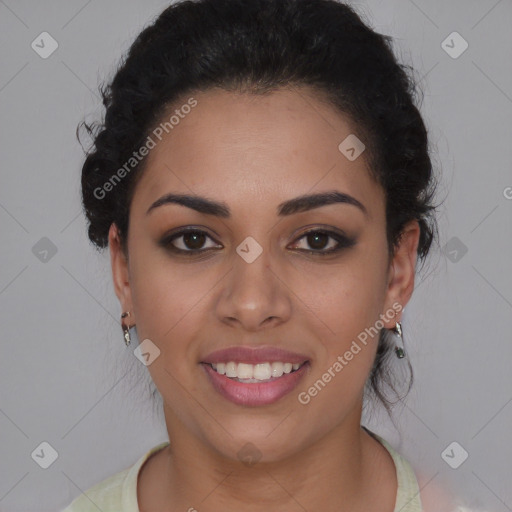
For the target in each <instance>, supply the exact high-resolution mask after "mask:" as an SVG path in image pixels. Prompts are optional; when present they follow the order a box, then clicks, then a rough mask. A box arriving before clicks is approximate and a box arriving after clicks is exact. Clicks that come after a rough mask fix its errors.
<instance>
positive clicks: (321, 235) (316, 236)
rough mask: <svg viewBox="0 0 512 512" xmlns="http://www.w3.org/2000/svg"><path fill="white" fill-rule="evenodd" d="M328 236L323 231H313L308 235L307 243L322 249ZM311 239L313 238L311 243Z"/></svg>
mask: <svg viewBox="0 0 512 512" xmlns="http://www.w3.org/2000/svg"><path fill="white" fill-rule="evenodd" d="M328 238H329V237H328V236H327V235H326V234H325V233H313V234H310V235H308V243H309V245H310V246H311V247H313V248H314V249H323V248H324V247H325V245H326V242H327V240H328ZM318 239H320V243H317V242H318ZM322 239H323V240H322ZM311 240H313V243H311ZM322 241H323V242H324V243H322Z"/></svg>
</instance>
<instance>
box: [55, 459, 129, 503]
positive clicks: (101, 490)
mask: <svg viewBox="0 0 512 512" xmlns="http://www.w3.org/2000/svg"><path fill="white" fill-rule="evenodd" d="M129 472H130V469H125V470H124V471H120V472H119V473H116V474H115V475H112V476H110V477H108V478H106V479H105V480H103V481H101V482H99V483H98V484H96V485H94V486H93V487H91V488H90V489H88V490H87V491H86V492H84V493H82V494H80V496H78V497H77V498H75V499H74V500H73V502H72V503H71V504H70V505H68V507H67V508H65V509H64V510H63V511H62V512H93V511H94V512H97V511H98V510H102V511H105V512H108V511H115V510H122V508H121V504H122V493H123V486H124V483H125V481H126V479H127V476H128V474H129Z"/></svg>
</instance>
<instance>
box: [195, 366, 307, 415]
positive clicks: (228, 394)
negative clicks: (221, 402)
mask: <svg viewBox="0 0 512 512" xmlns="http://www.w3.org/2000/svg"><path fill="white" fill-rule="evenodd" d="M308 365H309V363H307V362H306V363H304V364H303V365H302V366H301V367H300V368H299V369H298V370H295V371H294V372H291V373H285V374H283V376H282V377H277V378H275V379H272V380H271V381H269V382H262V383H256V382H255V383H253V384H246V383H243V382H238V381H236V380H233V379H230V378H229V377H226V376H225V375H221V374H220V373H217V372H216V371H215V370H214V369H213V368H212V367H211V366H210V365H209V364H205V363H203V364H202V366H203V368H204V369H205V371H206V373H207V375H208V377H209V379H210V382H211V383H212V385H213V387H214V388H215V390H216V391H218V392H219V393H220V394H221V395H222V396H223V397H224V398H226V399H227V400H229V401H231V402H233V403H235V404H237V405H245V406H247V407H256V406H260V405H269V404H273V403H275V402H277V401H278V400H280V399H281V398H283V397H284V396H285V395H287V394H288V393H290V392H291V391H293V389H294V388H295V387H297V385H298V384H299V381H300V380H301V378H302V377H303V376H304V374H305V373H306V370H307V366H308Z"/></svg>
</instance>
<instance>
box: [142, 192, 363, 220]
mask: <svg viewBox="0 0 512 512" xmlns="http://www.w3.org/2000/svg"><path fill="white" fill-rule="evenodd" d="M335 203H342V204H348V205H352V206H355V207H357V208H359V209H360V210H361V211H362V212H363V213H364V214H365V215H366V216H368V210H367V209H366V208H365V206H364V205H363V204H362V203H361V202H360V201H358V200H357V199H356V198H355V197H352V196H351V195H349V194H345V193H343V192H339V191H337V190H332V191H328V192H321V193H318V194H309V195H302V196H299V197H296V198H294V199H289V200H287V201H284V202H283V203H280V204H279V205H278V207H277V214H278V215H279V216H280V217H284V216H288V215H293V214H295V213H300V212H305V211H307V210H312V209H314V208H320V207H322V206H327V205H329V204H335ZM166 204H179V205H181V206H186V207H187V208H191V209H193V210H196V211H197V212H199V213H204V214H206V215H215V216H216V217H221V218H230V217H231V210H230V209H229V207H228V206H227V205H226V204H225V203H223V202H217V201H214V200H212V199H208V198H206V197H202V196H197V195H192V194H173V193H171V194H166V195H164V196H162V197H160V198H159V199H157V200H156V201H155V202H154V203H153V204H152V205H151V206H150V207H149V208H148V210H147V212H146V215H147V214H149V213H150V212H151V211H152V210H154V209H155V208H158V207H160V206H163V205H166Z"/></svg>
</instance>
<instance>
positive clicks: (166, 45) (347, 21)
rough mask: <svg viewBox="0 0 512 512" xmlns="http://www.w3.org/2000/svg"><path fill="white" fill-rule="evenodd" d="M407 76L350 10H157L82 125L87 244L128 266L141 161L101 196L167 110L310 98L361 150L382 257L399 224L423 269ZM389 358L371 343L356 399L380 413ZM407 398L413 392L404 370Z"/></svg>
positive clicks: (418, 131)
mask: <svg viewBox="0 0 512 512" xmlns="http://www.w3.org/2000/svg"><path fill="white" fill-rule="evenodd" d="M408 71H411V72H413V71H414V70H413V69H412V68H411V66H408V65H404V64H399V63H398V62H397V60H396V58H395V56H394V53H393V50H392V38H391V37H390V36H386V35H382V34H379V33H376V32H375V31H373V30H372V29H371V28H369V26H367V25H366V24H365V23H363V21H362V20H361V18H360V16H359V15H358V14H357V13H356V12H355V11H354V9H353V8H351V7H349V6H347V5H345V4H343V3H340V2H337V1H335V0H198V1H194V0H186V1H181V2H178V3H175V4H172V5H171V6H169V7H168V8H167V9H165V10H164V11H163V12H162V13H161V14H160V15H159V16H158V17H157V19H156V20H155V21H154V23H152V24H151V25H150V26H148V27H147V28H145V29H144V30H143V31H142V32H141V33H140V34H139V36H138V37H137V39H136V40H135V42H134V43H133V44H132V46H131V47H130V49H129V51H128V53H127V55H125V57H124V58H123V60H122V62H121V63H120V65H119V67H118V69H117V71H116V73H115V76H114V78H113V79H112V81H111V83H109V84H108V85H107V86H101V87H100V91H101V94H102V98H103V104H104V107H105V116H104V120H103V121H102V122H101V123H93V124H88V123H85V122H83V123H81V125H79V127H78V130H77V135H78V134H79V129H80V127H85V129H86V130H87V132H88V134H89V135H90V136H91V137H92V138H93V144H92V146H91V149H90V150H89V151H88V153H87V156H86V160H85V163H84V165H83V169H82V181H81V184H82V202H83V208H84V212H85V215H86V217H87V219H88V235H89V239H90V240H91V242H92V243H93V244H95V246H96V247H97V248H98V250H100V249H103V248H105V247H107V246H108V232H109V228H110V226H111V224H112V223H115V224H116V226H117V228H118V230H119V233H120V239H121V244H122V248H123V250H124V252H125V255H126V256H128V251H127V244H126V241H127V233H128V225H129V222H128V221H129V209H130V204H131V199H132V197H133V193H134V190H135V187H136V184H137V182H138V179H139V178H140V176H141V175H142V173H143V171H144V163H145V161H146V159H145V158H141V159H140V161H137V162H136V165H133V169H132V170H131V171H130V172H129V173H124V174H126V176H125V177H123V179H121V180H118V182H117V183H115V186H114V187H110V189H111V190H109V192H108V193H103V192H102V194H101V197H100V194H99V193H98V191H99V190H103V191H104V190H106V188H105V184H106V183H107V182H109V180H111V179H112V177H113V176H114V175H115V174H116V172H117V171H118V170H119V169H120V168H121V167H122V166H123V165H124V164H125V163H126V162H127V161H129V160H130V158H132V156H133V153H134V151H136V150H137V149H138V148H140V147H142V146H143V145H144V142H145V141H146V140H147V137H148V135H149V134H150V133H151V131H152V130H153V129H154V128H155V126H158V124H159V122H160V121H161V120H162V119H164V118H165V117H166V116H167V117H168V115H169V114H168V113H169V112H170V109H171V105H177V104H178V102H179V101H184V100H183V98H185V97H186V95H190V94H191V93H193V92H194V91H207V90H208V89H212V88H220V89H222V90H225V91H231V92H247V93H252V94H266V93H270V92H272V91H274V90H276V89H279V88H281V87H294V86H297V87H299V86H307V87H309V88H311V89H312V90H314V91H315V92H316V94H317V95H318V98H319V99H323V100H326V101H328V102H329V104H330V105H331V106H332V107H333V108H334V109H337V110H338V111H339V112H341V113H343V114H345V115H347V116H348V117H349V118H350V119H351V121H352V122H353V124H354V126H355V127H356V128H357V130H358V134H359V135H360V138H361V139H363V140H364V142H365V145H366V151H365V153H364V155H365V158H366V162H367V164H368V167H369V170H370V173H371V175H372V178H373V179H374V180H375V181H376V182H377V183H379V184H380V185H381V186H382V189H383V190H384V192H385V197H386V230H387V240H388V248H389V255H390V256H392V254H393V253H394V250H395V248H396V247H397V246H398V244H399V241H400V236H401V233H402V230H403V228H404V226H405V224H406V223H407V222H408V221H410V220H413V219H416V220H417V221H418V222H419V225H420V228H421V234H420V240H419V246H418V256H419V260H424V259H425V257H426V255H427V253H428V252H429V249H430V246H431V244H432V242H433V240H434V239H436V238H437V224H436V219H435V215H434V212H435V209H436V206H435V205H434V204H433V203H432V201H433V198H434V194H435V189H436V180H435V177H434V175H433V168H432V163H431V159H430V157H429V148H428V138H427V130H426V127H425V125H424V122H423V120H422V116H421V115H420V112H419V110H418V107H417V106H415V101H416V99H417V97H416V94H417V85H416V84H415V82H414V80H413V78H412V77H411V73H408ZM392 351H393V347H392V343H391V342H390V340H388V332H387V329H382V330H381V333H380V339H379V345H378V349H377V355H376V358H375V362H374V366H373V369H372V371H371V374H370V376H369V378H368V381H367V386H366V389H365V391H373V393H374V396H376V397H378V399H379V400H380V401H381V402H382V403H383V404H384V406H385V408H386V410H387V411H388V413H389V412H390V405H392V404H393V403H396V402H392V401H391V400H390V398H389V397H388V396H387V393H386V390H385V389H384V388H385V387H386V386H387V388H389V390H391V391H392V392H393V393H395V396H398V392H397V390H396V387H395V383H394V377H393V373H394V372H393V371H390V369H389V365H388V363H389V362H390V361H389V357H390V354H392ZM408 366H409V372H410V378H409V387H408V389H407V391H406V393H408V392H409V390H410V388H411V385H412V380H413V376H412V368H411V366H410V364H409V363H408Z"/></svg>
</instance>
